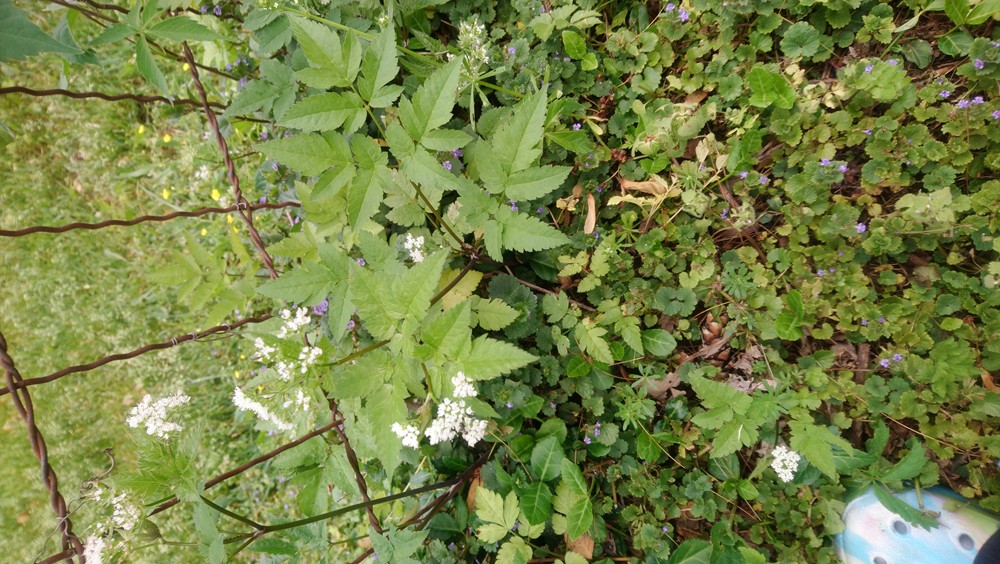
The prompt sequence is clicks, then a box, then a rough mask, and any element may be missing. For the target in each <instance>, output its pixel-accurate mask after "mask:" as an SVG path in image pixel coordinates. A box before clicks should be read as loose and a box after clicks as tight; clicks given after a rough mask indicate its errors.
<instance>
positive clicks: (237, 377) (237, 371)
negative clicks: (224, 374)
mask: <svg viewBox="0 0 1000 564" xmlns="http://www.w3.org/2000/svg"><path fill="white" fill-rule="evenodd" d="M233 377H234V378H236V379H237V380H239V379H240V371H239V370H236V371H234V372H233Z"/></svg>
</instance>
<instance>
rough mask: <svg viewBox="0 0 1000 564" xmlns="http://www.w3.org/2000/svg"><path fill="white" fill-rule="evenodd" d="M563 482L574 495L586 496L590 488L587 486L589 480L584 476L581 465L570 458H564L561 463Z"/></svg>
mask: <svg viewBox="0 0 1000 564" xmlns="http://www.w3.org/2000/svg"><path fill="white" fill-rule="evenodd" d="M559 467H560V474H561V475H562V482H561V483H562V484H563V485H565V487H566V488H567V490H568V491H569V492H570V493H571V494H574V495H581V496H586V495H589V492H590V490H589V489H588V488H587V480H586V479H584V477H583V472H581V471H580V467H579V466H577V465H576V464H573V462H572V461H571V460H570V459H568V458H564V459H562V461H560V463H559Z"/></svg>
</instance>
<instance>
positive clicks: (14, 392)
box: [0, 333, 83, 561]
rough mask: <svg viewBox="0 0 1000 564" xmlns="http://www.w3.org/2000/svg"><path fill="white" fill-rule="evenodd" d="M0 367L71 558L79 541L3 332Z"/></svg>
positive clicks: (79, 546)
mask: <svg viewBox="0 0 1000 564" xmlns="http://www.w3.org/2000/svg"><path fill="white" fill-rule="evenodd" d="M0 366H2V367H3V369H4V373H5V376H6V380H7V393H9V394H10V397H11V399H12V400H13V402H14V409H16V410H17V412H18V414H19V415H20V416H21V418H22V419H24V422H25V424H26V425H27V426H28V441H29V442H30V443H31V450H32V451H34V453H35V457H36V458H38V462H39V464H40V465H41V471H42V482H44V483H45V487H46V488H47V489H48V490H49V504H50V505H52V509H53V510H54V511H55V513H56V518H57V519H58V521H59V523H58V525H57V527H58V529H59V531H60V532H61V533H62V548H63V551H64V552H65V551H71V552H70V554H68V555H67V556H66V557H65V559H67V560H70V561H72V555H73V554H82V553H83V543H81V542H80V539H79V537H77V536H76V535H75V534H74V533H73V523H72V522H71V521H70V519H69V512H68V511H67V509H66V500H65V498H63V496H62V494H61V493H60V492H59V479H58V478H57V477H56V473H55V470H53V469H52V466H51V465H50V464H49V452H48V448H47V447H46V445H45V438H44V437H43V436H42V432H41V431H40V430H39V429H38V425H36V424H35V407H34V404H33V402H32V401H31V394H29V393H28V390H19V389H18V385H19V384H21V382H22V381H23V378H22V377H21V373H20V372H18V370H17V367H16V366H15V365H14V359H12V358H11V357H10V355H9V354H8V353H7V339H6V338H5V337H4V336H3V333H0Z"/></svg>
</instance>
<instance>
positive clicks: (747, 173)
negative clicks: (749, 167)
mask: <svg viewBox="0 0 1000 564" xmlns="http://www.w3.org/2000/svg"><path fill="white" fill-rule="evenodd" d="M749 174H750V173H749V172H747V171H745V170H744V171H743V172H741V173H740V178H741V179H743V180H746V178H747V175H749Z"/></svg>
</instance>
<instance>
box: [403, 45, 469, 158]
mask: <svg viewBox="0 0 1000 564" xmlns="http://www.w3.org/2000/svg"><path fill="white" fill-rule="evenodd" d="M461 63H462V59H461V57H456V58H455V59H454V60H452V61H451V62H450V63H448V64H446V65H445V66H443V67H441V68H440V69H438V70H437V71H435V72H434V74H432V75H431V76H430V77H428V78H427V80H426V81H424V83H423V84H421V85H420V88H417V92H416V94H414V95H413V103H412V104H411V103H410V102H409V101H408V100H406V99H405V98H404V99H403V100H402V101H401V102H400V104H399V118H400V121H401V122H402V124H403V128H404V129H406V131H407V133H409V134H410V137H412V138H413V140H414V141H417V142H420V140H421V139H423V138H424V136H425V135H427V133H429V132H430V131H431V130H432V129H437V128H438V127H441V126H442V125H444V124H446V123H448V121H449V120H450V119H451V110H452V108H453V107H454V106H455V96H456V95H457V90H458V77H459V75H460V71H461Z"/></svg>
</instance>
